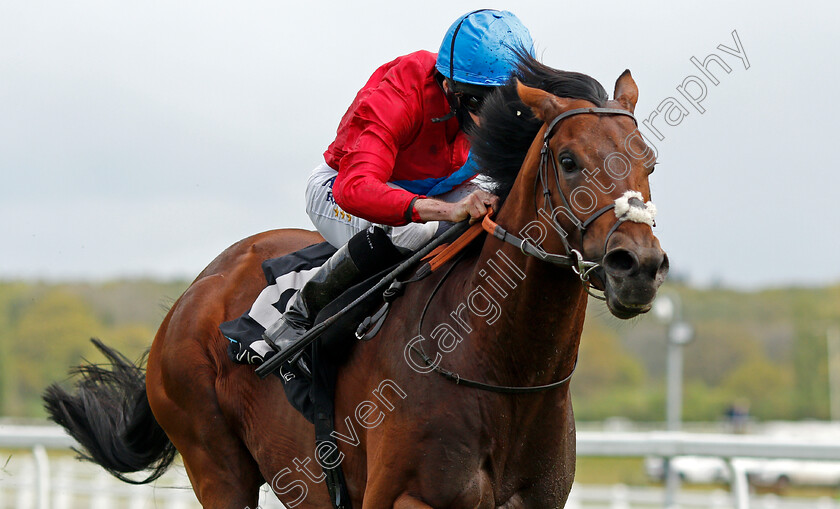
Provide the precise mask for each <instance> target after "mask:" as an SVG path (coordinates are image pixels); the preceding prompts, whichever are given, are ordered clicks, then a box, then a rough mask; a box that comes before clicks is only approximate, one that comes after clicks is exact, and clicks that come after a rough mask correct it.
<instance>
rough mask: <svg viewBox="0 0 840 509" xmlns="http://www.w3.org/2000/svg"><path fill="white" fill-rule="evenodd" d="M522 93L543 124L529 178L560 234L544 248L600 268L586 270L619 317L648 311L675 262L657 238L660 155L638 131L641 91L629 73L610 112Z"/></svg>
mask: <svg viewBox="0 0 840 509" xmlns="http://www.w3.org/2000/svg"><path fill="white" fill-rule="evenodd" d="M517 92H518V94H519V98H520V99H521V100H522V102H523V103H525V105H527V106H528V107H530V108H531V110H532V111H533V113H534V115H535V116H536V117H537V118H538V119H539V120H541V121H542V122H543V124H544V125H543V128H542V130H541V131H540V133H539V134H538V135H537V138H536V140H535V142H534V144H533V145H532V146H531V149H530V150H529V152H528V155H527V156H526V158H525V165H524V167H523V170H524V172H523V173H524V174H523V177H526V179H527V180H530V179H531V178H533V188H534V190H535V192H534V205H535V209H536V212H537V215H538V216H539V221H541V222H542V223H543V224H546V225H547V226H549V227H551V229H553V230H554V231H556V233H557V235H551V236H548V237H554V240H552V239H550V238H548V237H546V238H545V240H544V241H543V242H542V245H543V248H542V249H544V250H546V251H548V250H550V249H552V248H554V249H564V250H565V251H566V252H567V254H570V255H573V256H575V257H580V258H582V259H584V260H587V261H594V262H596V263H597V264H598V265H599V266H598V267H595V266H594V264H592V265H588V266H586V267H584V266H583V265H580V266H579V267H580V270H582V271H584V272H585V271H586V270H587V269H588V268H592V271H591V273H592V274H596V275H597V279H599V280H600V281H598V282H596V283H595V284H596V285H597V286H600V287H601V289H602V290H603V291H604V295H605V297H606V302H607V306H608V307H609V309H610V311H611V312H612V314H614V315H615V316H617V317H619V318H630V317H633V316H636V315H638V314H640V313H644V312H646V311H648V310H649V309H650V307H651V303H652V302H653V299H654V297H655V296H656V290H657V289H658V288H659V286H660V285H661V284H662V281H663V280H664V279H665V276H666V275H667V273H668V257H667V255H666V254H665V252H664V251H663V250H662V248H661V247H660V246H659V240H658V239H657V238H656V236H654V234H653V231H652V227H653V225H654V216H655V214H656V209H655V207H654V206H653V204H652V203H651V202H650V186H649V184H648V176H649V175H650V174H651V173H652V172H653V165H654V162H655V155H654V153H653V152H652V151H651V150H650V148H649V147H648V146H647V145H646V144H645V142H644V140H643V139H642V137H641V135H640V134H639V132H638V130H637V127H636V123H635V118H634V117H633V110H634V108H635V105H636V100H637V99H638V96H639V92H638V88H637V87H636V83H635V82H634V81H633V78H632V77H631V75H630V72H629V71H625V72H624V73H623V74H622V75H621V76H620V77H619V78H618V80H617V81H616V85H615V93H614V99H613V100H611V101H606V102H605V103H604V104H603V106H599V105H597V104H593V103H592V102H590V101H587V100H582V99H569V98H561V97H558V96H556V95H553V94H551V93H550V92H547V91H544V90H541V89H539V88H533V87H528V86H525V85H523V84H521V83H520V84H519V85H518V87H517ZM529 177H530V178H529ZM583 279H584V280H586V279H587V278H586V275H584V278H583Z"/></svg>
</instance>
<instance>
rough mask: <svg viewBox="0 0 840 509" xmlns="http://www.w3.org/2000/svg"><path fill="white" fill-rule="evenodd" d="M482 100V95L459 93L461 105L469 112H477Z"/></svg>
mask: <svg viewBox="0 0 840 509" xmlns="http://www.w3.org/2000/svg"><path fill="white" fill-rule="evenodd" d="M483 102H484V96H478V95H470V94H461V105H462V106H463V107H464V108H466V109H467V111H469V112H470V113H478V110H479V109H481V104H482V103H483Z"/></svg>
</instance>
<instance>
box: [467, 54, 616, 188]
mask: <svg viewBox="0 0 840 509" xmlns="http://www.w3.org/2000/svg"><path fill="white" fill-rule="evenodd" d="M519 59H520V61H519V64H518V66H517V69H516V71H515V72H514V76H515V77H516V78H517V79H518V80H519V81H521V82H522V83H523V84H525V85H528V86H529V87H536V88H540V89H542V90H545V91H546V92H550V93H552V94H554V95H556V96H559V97H568V98H573V99H585V100H587V101H589V102H592V103H594V104H595V105H596V106H599V107H600V106H603V105H604V103H605V102H606V101H607V100H608V99H609V96H608V95H607V92H606V91H605V90H604V87H602V86H601V84H600V83H598V81H596V80H595V79H594V78H592V77H590V76H587V75H586V74H581V73H577V72H570V71H561V70H558V69H553V68H551V67H549V66H547V65H545V64H543V63H541V62H539V61H537V59H535V58H534V57H532V56H530V55H528V54H527V53H525V52H521V51H520V52H519ZM542 124H543V123H542V121H540V120H538V119H537V118H536V117H535V116H534V114H533V113H532V112H531V108H529V107H528V106H525V104H524V103H523V102H522V101H521V100H520V99H519V95H517V93H516V80H513V79H512V80H510V83H508V84H507V85H505V86H503V87H500V88H499V89H498V90H496V91H494V92H493V93H492V94H490V95H489V96H488V97H487V99H486V100H485V103H484V106H483V107H482V108H481V127H477V128H473V129H472V130H471V132H470V137H471V144H472V152H473V157H474V158H475V161H476V164H477V165H478V168H479V172H480V173H481V175H483V176H485V177H487V178H489V179H490V180H491V181H492V186H493V193H494V194H497V195H498V196H500V197H502V198H503V199H504V197H506V196H507V194H508V193H509V192H510V190H511V188H512V187H513V182H514V181H515V180H516V175H517V173H519V169H520V168H521V167H522V161H523V160H524V159H525V154H526V153H527V152H528V148H529V147H530V146H531V143H532V142H533V141H534V137H535V136H536V135H537V132H538V131H539V130H540V127H542Z"/></svg>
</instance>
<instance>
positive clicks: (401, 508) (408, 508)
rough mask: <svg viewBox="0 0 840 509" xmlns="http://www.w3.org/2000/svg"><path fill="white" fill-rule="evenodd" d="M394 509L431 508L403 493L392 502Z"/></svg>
mask: <svg viewBox="0 0 840 509" xmlns="http://www.w3.org/2000/svg"><path fill="white" fill-rule="evenodd" d="M394 509H432V506H430V505H429V504H427V503H425V502H423V501H422V500H420V499H418V498H416V497H413V496H411V495H409V494H408V493H403V494H402V495H400V496H399V498H397V500H396V501H395V502H394Z"/></svg>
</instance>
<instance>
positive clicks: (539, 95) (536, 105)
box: [516, 80, 569, 122]
mask: <svg viewBox="0 0 840 509" xmlns="http://www.w3.org/2000/svg"><path fill="white" fill-rule="evenodd" d="M516 93H517V94H519V98H520V99H521V100H522V102H523V103H525V105H526V106H528V107H529V108H531V110H532V111H533V112H534V115H536V117H537V118H538V119H540V120H542V121H543V122H548V121H549V120H551V119H553V118H554V117H556V116H557V115H559V114H560V112H561V111H562V110H563V109H564V108H565V107H566V105H567V104H568V103H569V100H567V99H561V98H560V97H557V96H556V95H554V94H550V93H548V92H546V91H545V90H540V89H539V88H534V87H529V86H527V85H523V84H522V82H521V81H519V80H517V81H516Z"/></svg>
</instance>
